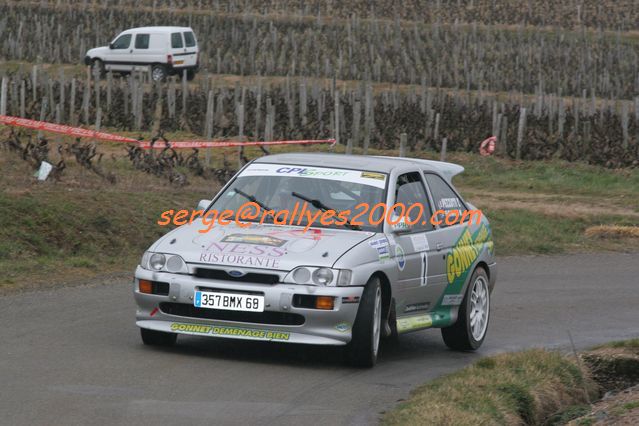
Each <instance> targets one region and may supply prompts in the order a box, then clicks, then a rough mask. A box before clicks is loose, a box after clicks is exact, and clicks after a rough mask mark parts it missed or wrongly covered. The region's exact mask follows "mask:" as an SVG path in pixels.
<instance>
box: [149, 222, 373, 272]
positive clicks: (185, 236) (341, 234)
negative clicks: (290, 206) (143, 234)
mask: <svg viewBox="0 0 639 426" xmlns="http://www.w3.org/2000/svg"><path fill="white" fill-rule="evenodd" d="M203 229H206V226H204V225H203V224H202V222H201V220H198V221H194V222H193V223H192V224H188V225H184V226H181V227H179V228H177V229H174V230H173V231H171V232H170V233H168V234H167V235H165V236H164V237H162V238H161V239H159V240H158V241H157V242H156V243H155V244H153V246H151V248H150V250H151V251H154V252H158V253H171V254H179V255H180V256H182V258H183V259H184V260H185V261H186V263H189V264H206V265H225V266H235V267H241V268H261V269H275V270H285V271H290V270H292V269H293V268H295V267H297V266H300V265H308V266H327V267H330V266H332V265H333V264H334V263H335V261H337V259H339V258H340V257H341V256H342V254H344V253H345V252H346V251H348V250H349V249H350V248H352V247H353V246H355V245H357V244H359V243H361V242H362V241H364V240H366V239H368V238H370V237H371V236H373V235H375V233H374V232H363V231H352V230H348V229H345V230H341V229H320V228H311V229H309V230H308V231H306V232H304V229H303V228H302V227H293V226H277V225H257V224H251V226H249V227H246V228H243V227H240V226H238V225H236V224H231V225H227V226H216V227H214V228H213V229H211V230H210V231H209V232H206V233H200V232H198V231H199V230H203Z"/></svg>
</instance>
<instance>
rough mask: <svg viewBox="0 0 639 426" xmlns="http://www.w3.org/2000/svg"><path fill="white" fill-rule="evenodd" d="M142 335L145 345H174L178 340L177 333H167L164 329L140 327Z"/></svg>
mask: <svg viewBox="0 0 639 426" xmlns="http://www.w3.org/2000/svg"><path fill="white" fill-rule="evenodd" d="M140 336H141V337H142V342H143V343H144V344H145V345H150V346H173V345H174V344H175V341H176V340H177V334H176V333H167V332H164V331H155V330H149V329H146V328H141V329H140Z"/></svg>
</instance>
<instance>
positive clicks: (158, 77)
mask: <svg viewBox="0 0 639 426" xmlns="http://www.w3.org/2000/svg"><path fill="white" fill-rule="evenodd" d="M166 75H167V72H166V67H165V66H164V65H160V64H156V65H153V67H152V68H151V78H152V79H153V81H164V80H166Z"/></svg>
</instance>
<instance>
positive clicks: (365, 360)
mask: <svg viewBox="0 0 639 426" xmlns="http://www.w3.org/2000/svg"><path fill="white" fill-rule="evenodd" d="M376 317H377V318H376ZM381 320H382V287H381V285H380V282H379V278H377V277H372V278H371V279H370V280H369V281H368V283H367V284H366V287H364V292H363V293H362V299H361V301H360V304H359V309H358V311H357V316H356V317H355V324H354V325H353V337H352V339H351V341H350V343H349V344H348V345H347V346H346V359H347V361H348V363H349V364H350V365H352V366H354V367H360V368H370V367H373V366H374V365H375V363H376V362H377V354H378V353H379V343H380V337H381V334H382V333H381V326H382V321H381ZM375 322H377V324H376V325H375Z"/></svg>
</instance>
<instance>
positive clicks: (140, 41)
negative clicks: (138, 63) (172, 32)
mask: <svg viewBox="0 0 639 426" xmlns="http://www.w3.org/2000/svg"><path fill="white" fill-rule="evenodd" d="M149 38H150V36H149V35H148V34H137V35H136V36H135V48H136V49H148V48H149Z"/></svg>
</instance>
